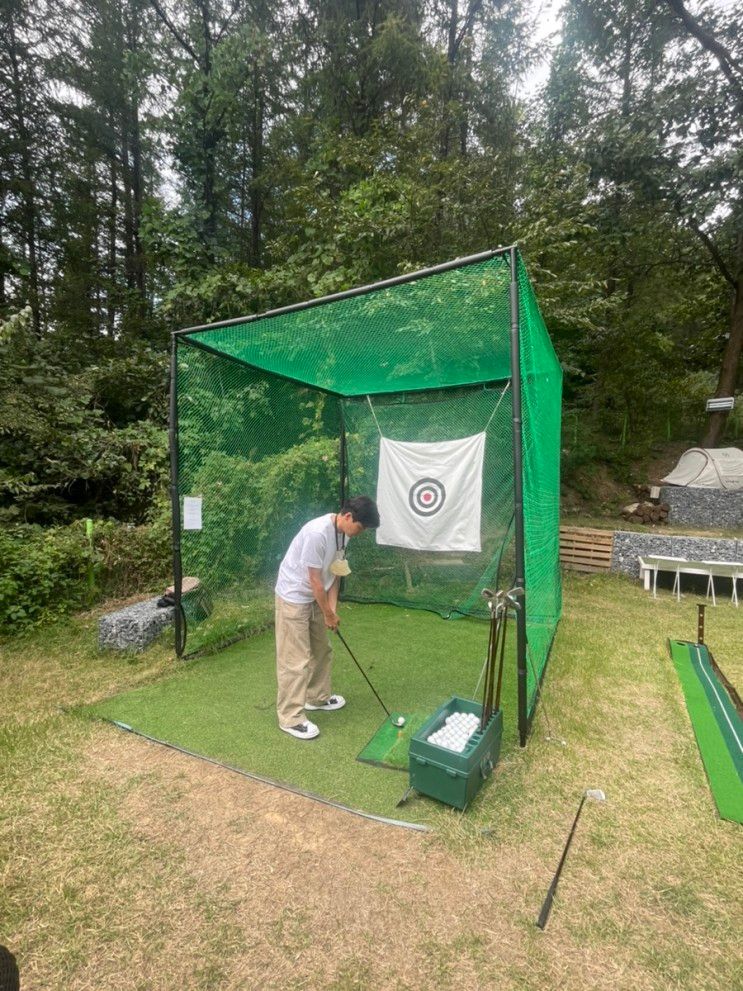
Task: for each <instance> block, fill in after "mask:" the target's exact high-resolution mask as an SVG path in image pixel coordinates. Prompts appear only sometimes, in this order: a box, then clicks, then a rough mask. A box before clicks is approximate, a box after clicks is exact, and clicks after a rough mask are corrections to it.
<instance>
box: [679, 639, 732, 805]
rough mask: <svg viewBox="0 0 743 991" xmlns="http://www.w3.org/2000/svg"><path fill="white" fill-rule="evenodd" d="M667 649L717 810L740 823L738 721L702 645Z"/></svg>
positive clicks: (680, 643)
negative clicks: (676, 674) (678, 681)
mask: <svg viewBox="0 0 743 991" xmlns="http://www.w3.org/2000/svg"><path fill="white" fill-rule="evenodd" d="M669 648H670V651H671V658H672V659H673V664H674V667H675V668H676V671H677V672H678V676H679V680H680V681H681V687H682V688H683V692H684V698H685V699H686V707H687V709H688V712H689V718H690V719H691V724H692V727H693V728H694V734H695V736H696V739H697V745H698V746H699V752H700V753H701V755H702V761H703V763H704V768H705V771H706V772H707V778H708V780H709V785H710V789H711V791H712V796H713V798H714V800H715V803H716V805H717V809H718V811H719V813H720V816H721V817H722V818H723V819H730V820H732V821H733V822H739V823H743V745H742V743H741V741H743V721H742V720H741V718H740V716H739V715H738V713H737V712H736V710H735V706H734V705H733V703H732V702H731V700H730V698H729V696H728V694H727V692H726V691H725V689H724V688H723V686H722V684H721V683H720V681H719V680H718V678H717V675H716V674H715V672H714V670H713V668H712V666H711V664H710V662H709V656H708V653H707V648H706V647H705V646H704V645H703V644H702V645H697V644H693V643H687V642H685V641H679V640H670V641H669Z"/></svg>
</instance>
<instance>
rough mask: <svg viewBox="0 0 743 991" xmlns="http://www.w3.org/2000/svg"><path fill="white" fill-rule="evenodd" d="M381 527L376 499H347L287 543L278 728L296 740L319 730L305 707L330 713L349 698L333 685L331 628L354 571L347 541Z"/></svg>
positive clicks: (279, 629) (280, 602)
mask: <svg viewBox="0 0 743 991" xmlns="http://www.w3.org/2000/svg"><path fill="white" fill-rule="evenodd" d="M378 526H379V512H378V511H377V507H376V504H375V502H374V500H373V499H370V498H369V497H368V496H355V497H354V498H352V499H347V500H346V501H345V502H344V504H343V506H342V507H341V509H340V512H338V513H326V514H325V515H324V516H319V517H318V518H317V519H314V520H310V521H309V523H305V525H304V526H303V527H302V529H301V530H300V531H299V533H298V534H297V535H296V537H295V538H294V540H292V542H291V544H290V545H289V549H288V550H287V552H286V554H285V555H284V559H283V561H282V562H281V565H280V567H279V575H278V578H277V580H276V588H275V592H276V600H275V603H276V680H277V683H278V696H277V702H276V712H277V715H278V719H279V728H280V729H281V730H283V732H284V733H288V734H289V735H290V736H293V737H295V738H296V739H298V740H314V739H315V737H317V736H319V734H320V730H319V729H318V727H317V726H316V725H315V723H313V722H312V721H311V720H309V719H307V717H306V715H305V710H309V711H315V710H323V711H326V712H332V711H333V710H335V709H342V708H343V706H344V705H345V704H346V700H345V699H344V698H343V696H342V695H333V694H332V693H331V690H330V673H331V665H332V660H333V655H332V651H331V649H330V644H329V642H328V633H327V631H328V630H337V629H338V624H339V622H340V621H339V619H338V614H337V612H336V608H337V605H338V591H339V587H340V579H341V577H343V576H344V575H348V574H350V573H351V569H350V567H349V566H348V561H347V560H346V544H347V542H348V540H349V539H350V538H351V537H355V536H357V535H358V534H360V533H361V532H362V531H363V530H373V529H376V527H378Z"/></svg>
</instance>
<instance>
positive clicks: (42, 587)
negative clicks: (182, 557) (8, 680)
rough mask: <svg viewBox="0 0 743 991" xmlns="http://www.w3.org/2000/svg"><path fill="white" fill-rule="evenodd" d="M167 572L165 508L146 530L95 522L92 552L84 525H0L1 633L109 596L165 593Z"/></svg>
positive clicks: (28, 625) (167, 520)
mask: <svg viewBox="0 0 743 991" xmlns="http://www.w3.org/2000/svg"><path fill="white" fill-rule="evenodd" d="M169 574H170V517H169V513H168V511H167V510H166V508H165V507H164V506H161V507H160V512H159V513H158V515H157V516H156V517H155V519H154V521H153V522H152V523H150V524H147V525H144V526H131V525H129V524H124V523H118V522H115V521H113V520H105V521H100V522H98V521H96V523H95V525H94V530H93V546H92V547H91V545H90V542H89V540H88V538H87V535H86V532H85V524H84V522H83V521H81V520H78V521H77V522H75V523H72V524H70V525H69V526H64V527H49V528H43V527H40V526H36V525H32V524H27V525H18V526H14V527H8V528H5V529H3V528H0V633H1V634H2V635H3V636H9V635H13V634H15V633H19V632H21V631H22V630H24V629H27V628H29V627H31V626H33V625H35V624H38V623H40V622H42V621H45V620H49V619H54V618H56V617H58V616H61V615H64V614H65V613H69V612H72V611H73V610H75V609H82V608H85V607H86V606H91V605H93V604H94V603H95V602H98V601H100V600H101V599H102V598H104V597H107V596H128V595H135V594H137V593H139V592H148V591H159V590H160V589H161V588H162V587H164V585H166V584H167V582H168V581H169V579H168V575H169Z"/></svg>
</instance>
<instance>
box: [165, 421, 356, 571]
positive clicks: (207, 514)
mask: <svg viewBox="0 0 743 991" xmlns="http://www.w3.org/2000/svg"><path fill="white" fill-rule="evenodd" d="M338 471H339V467H338V442H337V441H336V440H334V439H328V438H314V439H311V440H307V441H305V442H304V443H302V444H297V445H295V446H294V447H290V448H289V449H288V450H286V451H282V452H281V453H279V454H271V455H269V456H268V457H265V458H262V459H261V460H259V461H253V460H247V459H245V458H240V457H233V456H231V455H228V454H224V453H222V452H220V451H216V452H214V453H213V454H211V455H209V456H208V457H207V458H206V459H205V460H204V462H203V463H202V465H201V467H200V469H199V472H198V474H197V476H196V477H195V478H194V481H193V491H194V492H199V493H201V495H202V498H203V524H204V525H203V529H202V530H198V531H188V533H187V534H186V535H185V537H184V541H183V547H184V563H185V565H186V566H187V568H188V569H189V571H190V572H191V574H194V575H196V576H198V577H199V578H200V579H201V580H202V581H203V582H206V583H207V584H208V585H209V586H210V587H212V588H219V587H224V586H225V585H228V584H230V583H231V582H234V581H244V580H246V579H247V580H256V579H258V578H260V577H263V576H265V575H267V574H273V573H274V572H275V571H276V569H277V568H278V563H279V561H280V560H281V557H282V555H283V554H284V552H285V551H286V547H287V545H288V543H289V541H290V540H291V538H292V537H293V535H294V533H295V532H296V531H297V530H298V529H299V528H300V527H301V526H302V525H303V524H304V523H306V522H307V520H308V519H311V518H312V517H313V516H318V515H320V514H321V513H322V512H328V511H330V509H332V508H334V507H335V506H336V500H337V498H338Z"/></svg>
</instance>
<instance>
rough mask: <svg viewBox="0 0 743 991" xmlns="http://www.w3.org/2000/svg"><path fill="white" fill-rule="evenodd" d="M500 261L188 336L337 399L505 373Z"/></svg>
mask: <svg viewBox="0 0 743 991" xmlns="http://www.w3.org/2000/svg"><path fill="white" fill-rule="evenodd" d="M509 280H510V270H509V266H508V260H507V258H505V257H503V256H498V257H496V258H492V259H490V260H488V261H485V262H479V263H475V264H470V265H465V266H464V267H462V268H457V269H451V270H449V271H445V272H441V273H438V274H435V275H430V276H427V277H425V278H422V279H418V280H417V281H415V282H408V283H403V284H402V285H397V286H392V287H389V288H386V289H377V290H374V291H372V292H368V293H365V294H364V295H363V296H355V297H352V298H350V299H342V300H337V301H335V302H331V303H325V304H322V305H320V306H314V307H312V308H310V309H303V310H295V311H293V312H291V313H286V314H282V315H278V316H273V317H268V318H263V319H259V320H256V321H255V322H245V323H238V324H233V325H232V326H229V327H221V328H218V329H214V330H207V331H200V332H196V333H193V334H191V335H189V336H190V338H191V339H192V340H194V341H199V342H201V343H203V344H205V345H207V346H208V347H210V348H214V349H215V350H217V351H219V352H221V353H223V354H226V355H231V356H232V357H234V358H239V359H240V360H241V361H244V362H247V363H248V364H250V365H253V366H255V367H257V368H262V369H264V370H266V371H270V372H274V373H276V374H278V375H283V376H286V377H288V378H291V379H295V380H296V381H299V382H303V383H309V384H310V385H314V386H317V387H318V388H321V389H326V390H328V391H330V392H335V393H338V394H340V395H344V396H359V395H367V394H370V395H373V394H376V393H384V392H403V391H409V390H413V389H430V388H440V387H444V386H457V385H469V384H472V383H478V382H491V381H496V380H498V379H505V378H508V376H509V375H510V359H509V343H508V340H509V338H508V332H509V325H510V315H509V309H508V291H509Z"/></svg>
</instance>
